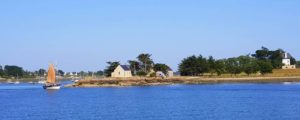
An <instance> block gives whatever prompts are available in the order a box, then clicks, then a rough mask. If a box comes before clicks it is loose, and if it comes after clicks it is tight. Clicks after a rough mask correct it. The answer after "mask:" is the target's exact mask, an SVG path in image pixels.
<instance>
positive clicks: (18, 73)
mask: <svg viewBox="0 0 300 120" xmlns="http://www.w3.org/2000/svg"><path fill="white" fill-rule="evenodd" d="M4 72H5V73H6V75H7V76H9V77H23V75H24V70H23V68H22V67H18V66H9V65H6V66H5V67H4Z"/></svg>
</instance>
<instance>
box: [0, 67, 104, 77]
mask: <svg viewBox="0 0 300 120" xmlns="http://www.w3.org/2000/svg"><path fill="white" fill-rule="evenodd" d="M71 73H72V74H77V75H78V76H82V77H87V76H93V75H94V76H102V75H103V74H104V73H103V71H101V70H99V71H96V72H92V71H88V72H85V71H81V72H71ZM56 74H57V75H58V76H62V77H68V76H70V75H68V74H66V76H65V72H64V71H63V70H56ZM45 76H47V71H46V70H45V69H39V70H36V71H27V70H24V69H23V68H22V67H19V66H16V65H5V66H4V67H2V66H1V65H0V77H1V78H36V77H45Z"/></svg>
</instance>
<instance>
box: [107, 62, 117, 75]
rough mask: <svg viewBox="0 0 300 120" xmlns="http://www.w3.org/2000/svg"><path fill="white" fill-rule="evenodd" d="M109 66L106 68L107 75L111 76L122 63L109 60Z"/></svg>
mask: <svg viewBox="0 0 300 120" xmlns="http://www.w3.org/2000/svg"><path fill="white" fill-rule="evenodd" d="M107 64H108V66H107V68H106V69H105V70H104V73H105V76H107V77H110V76H111V73H112V72H114V70H115V69H116V68H117V67H118V66H119V65H120V62H107Z"/></svg>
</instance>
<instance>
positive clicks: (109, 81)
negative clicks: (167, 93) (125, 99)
mask: <svg viewBox="0 0 300 120" xmlns="http://www.w3.org/2000/svg"><path fill="white" fill-rule="evenodd" d="M280 82H300V76H289V77H228V78H225V77H223V78H218V77H172V78H166V79H162V78H150V77H132V78H104V79H98V80H80V81H78V82H76V83H74V84H69V85H66V86H65V87H83V88H89V87H126V86H156V85H172V84H218V83H280Z"/></svg>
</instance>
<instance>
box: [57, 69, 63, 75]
mask: <svg viewBox="0 0 300 120" xmlns="http://www.w3.org/2000/svg"><path fill="white" fill-rule="evenodd" d="M57 73H58V75H60V76H64V75H65V72H64V71H62V70H58V71H57Z"/></svg>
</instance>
